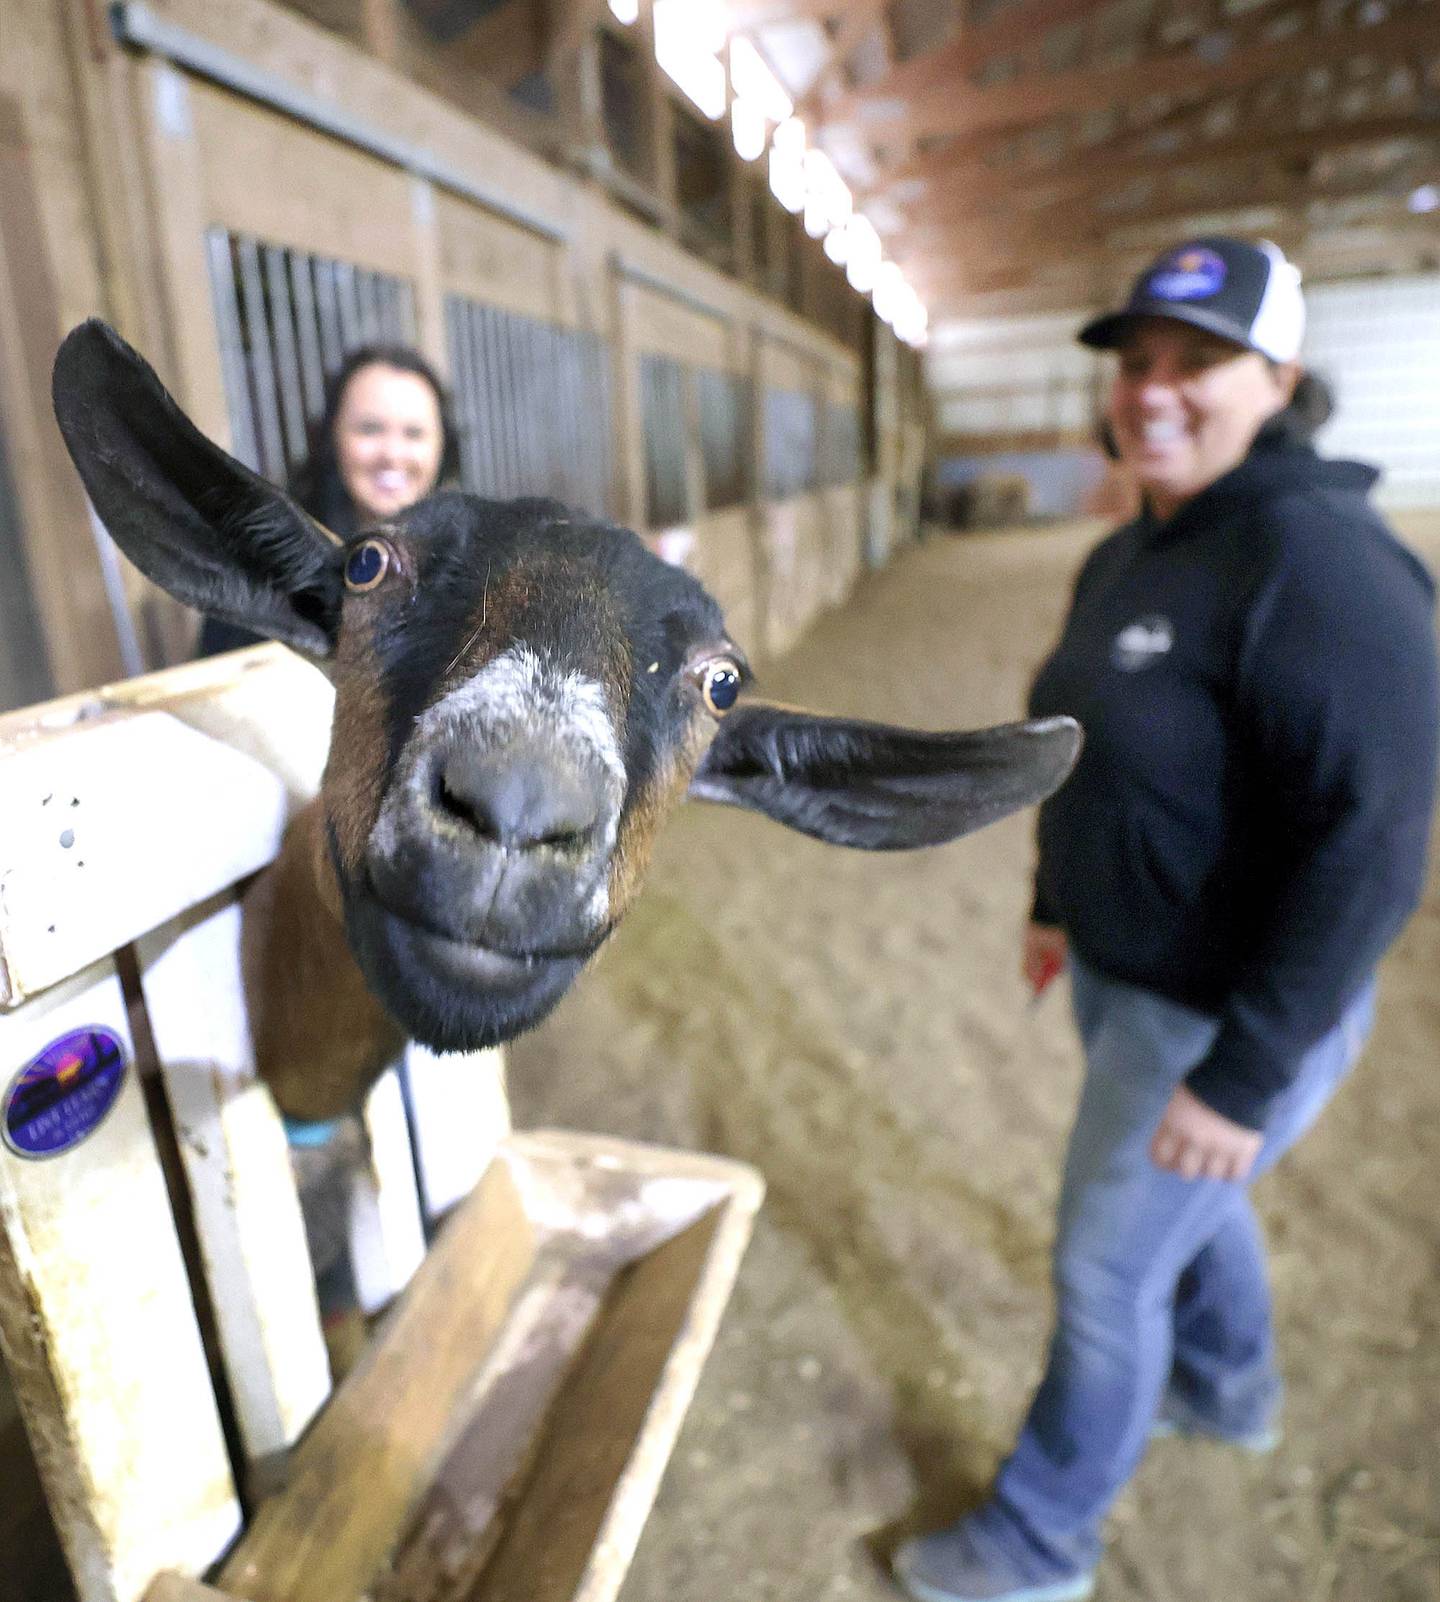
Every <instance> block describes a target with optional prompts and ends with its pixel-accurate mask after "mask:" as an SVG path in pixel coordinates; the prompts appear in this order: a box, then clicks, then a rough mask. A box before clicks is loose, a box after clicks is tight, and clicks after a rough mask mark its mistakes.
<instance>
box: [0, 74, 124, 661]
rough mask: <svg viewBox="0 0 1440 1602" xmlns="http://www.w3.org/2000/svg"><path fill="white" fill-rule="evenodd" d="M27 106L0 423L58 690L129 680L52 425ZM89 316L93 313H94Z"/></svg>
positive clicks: (13, 220) (49, 294)
mask: <svg viewBox="0 0 1440 1602" xmlns="http://www.w3.org/2000/svg"><path fill="white" fill-rule="evenodd" d="M32 153H33V152H32V147H31V144H30V139H29V135H28V131H27V119H26V115H25V110H24V107H23V106H22V104H21V102H20V101H19V99H18V98H15V97H12V96H10V95H8V94H0V416H3V418H4V425H5V433H6V441H7V447H8V449H7V455H8V456H9V459H10V469H11V472H12V474H13V476H14V481H15V488H16V498H17V500H18V502H19V506H20V514H21V521H22V526H23V528H24V531H25V542H26V556H27V562H28V565H29V568H30V572H31V576H32V578H33V580H34V585H35V604H36V606H37V608H38V610H39V613H40V616H41V620H42V627H43V630H44V636H45V643H46V648H47V655H48V656H49V659H50V667H51V672H52V676H53V679H54V681H55V687H56V689H57V690H79V689H83V688H84V687H85V686H87V685H90V684H98V683H103V682H104V681H105V680H107V679H113V678H118V677H120V676H121V675H122V674H123V673H124V661H123V658H122V657H121V654H120V646H119V638H118V636H117V634H116V630H115V624H114V619H113V616H112V613H111V610H110V600H109V597H108V595H107V593H106V589H105V583H104V577H103V574H102V572H101V568H100V561H99V557H98V554H97V551H96V547H95V541H94V536H93V534H92V531H91V527H90V516H89V511H88V509H87V506H86V502H85V495H84V491H83V490H82V489H81V487H80V481H79V479H78V478H77V477H76V475H75V471H74V469H73V468H72V467H71V465H70V459H69V457H68V456H67V455H66V453H65V447H64V445H63V444H62V442H61V439H60V435H59V432H58V430H57V429H56V428H55V425H54V423H53V421H52V420H51V416H50V364H51V362H52V360H53V359H54V355H55V350H56V348H57V346H58V345H59V343H60V336H61V334H62V333H63V331H64V328H63V323H64V317H65V312H64V310H63V309H62V298H61V293H60V290H61V286H60V284H59V283H58V282H57V280H56V279H55V277H54V276H53V274H52V270H51V264H50V262H49V259H48V256H47V253H46V250H45V245H44V241H45V238H46V233H47V230H46V228H45V226H44V217H43V215H42V210H43V205H44V204H45V203H44V202H43V197H42V194H41V191H40V188H39V184H38V178H39V174H38V173H37V172H36V171H35V168H34V165H33V164H32V159H31V158H32ZM89 309H93V308H89Z"/></svg>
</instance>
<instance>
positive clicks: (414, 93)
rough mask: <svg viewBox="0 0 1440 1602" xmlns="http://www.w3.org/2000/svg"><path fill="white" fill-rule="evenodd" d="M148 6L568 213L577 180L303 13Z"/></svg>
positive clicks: (246, 2) (512, 195)
mask: <svg viewBox="0 0 1440 1602" xmlns="http://www.w3.org/2000/svg"><path fill="white" fill-rule="evenodd" d="M149 3H150V9H151V10H152V11H154V12H155V13H156V14H157V15H159V16H161V17H163V18H164V19H165V20H166V21H167V22H170V23H173V24H175V25H176V26H178V27H181V28H184V29H186V30H187V31H188V32H190V33H193V34H195V35H197V36H198V37H200V38H201V39H204V40H207V41H209V42H210V43H212V44H215V45H218V46H219V47H220V48H222V49H224V50H227V51H230V52H232V53H233V54H235V55H237V56H239V57H240V58H242V59H243V60H244V61H246V62H248V63H250V64H251V65H252V66H254V67H255V68H257V69H259V70H260V71H262V72H265V73H272V74H274V75H275V76H276V77H278V78H281V79H283V80H285V81H287V82H288V83H290V84H292V85H293V86H294V87H296V88H298V89H301V90H303V91H304V92H305V93H307V94H311V95H314V96H316V97H317V98H319V99H320V100H323V101H326V102H328V103H330V104H332V105H334V106H337V107H342V108H350V109H351V110H352V111H354V110H355V109H356V108H363V112H364V115H365V117H366V119H367V120H369V121H371V122H373V123H375V124H376V125H377V126H379V127H383V128H385V129H386V130H387V131H388V132H389V133H390V134H392V135H393V136H394V137H395V138H398V139H401V140H404V141H405V142H406V143H409V144H413V145H416V146H419V147H421V148H424V149H427V150H430V151H432V152H433V153H434V154H435V155H436V156H438V157H440V158H441V159H442V160H444V161H446V162H447V163H450V164H452V165H454V166H455V167H457V168H459V169H460V170H461V171H463V172H466V173H468V174H471V175H473V176H474V177H475V178H477V179H479V180H482V181H483V182H484V183H485V184H486V185H487V186H490V187H493V188H494V190H495V191H496V193H497V194H499V195H502V196H504V197H505V198H506V199H508V200H511V201H513V202H514V203H515V204H516V205H519V206H522V207H524V208H525V209H526V210H531V209H533V210H536V211H538V212H540V213H541V214H542V215H549V214H555V213H559V214H561V215H563V214H564V212H565V209H566V203H567V195H568V193H569V189H570V184H569V181H568V180H567V179H566V178H565V177H564V176H562V174H560V173H559V172H558V171H557V170H556V169H555V168H554V167H553V166H551V165H549V163H547V162H546V161H545V160H544V159H543V158H542V157H541V156H539V155H537V154H535V153H534V152H533V151H531V150H528V149H526V148H525V147H524V145H523V144H521V143H518V142H517V141H516V140H515V139H514V138H510V137H506V135H505V134H504V133H502V132H500V131H499V130H498V127H497V125H496V123H495V122H494V121H486V120H482V119H480V118H478V117H477V116H476V115H475V114H474V111H473V109H472V110H469V111H466V110H461V109H460V108H459V106H457V105H455V104H453V103H451V102H449V101H447V100H445V99H443V98H441V96H440V95H438V94H436V93H434V92H433V91H432V90H430V89H426V88H422V87H421V86H420V85H419V84H418V83H415V82H412V81H410V80H409V79H408V78H406V77H404V76H402V75H401V74H400V73H398V72H396V71H394V70H392V69H390V68H387V67H386V66H385V65H384V63H383V62H380V61H377V60H375V59H374V58H373V57H371V56H369V55H367V54H366V53H365V52H364V51H363V50H361V49H358V48H357V47H356V46H354V45H352V44H350V43H348V42H347V41H346V40H344V39H341V38H339V37H337V35H336V34H334V33H333V32H331V31H329V30H327V29H325V28H322V27H319V26H317V25H316V24H314V23H312V22H309V21H307V20H306V19H305V18H303V17H301V16H299V15H298V14H296V13H295V12H293V11H290V10H288V9H285V8H282V7H280V6H277V5H274V4H273V3H271V0H226V4H225V5H223V6H217V5H215V4H214V0H149ZM451 54H453V51H447V52H446V53H445V55H446V56H447V57H448V56H449V55H451ZM411 59H412V60H413V59H414V58H413V55H412V56H411ZM471 76H473V74H471ZM488 88H489V89H490V90H491V93H490V94H489V95H486V96H485V99H486V101H487V105H492V104H493V105H496V106H497V108H498V107H500V106H503V104H504V102H505V101H507V100H508V98H509V97H507V96H506V95H504V94H503V92H501V91H499V90H498V89H497V88H496V86H494V85H489V86H488ZM472 98H473V97H472ZM511 106H512V107H514V103H513V102H511ZM514 113H515V114H514V115H512V116H511V117H510V118H509V119H507V120H508V121H509V122H510V123H511V125H512V127H513V126H514V125H515V124H517V123H520V122H523V123H525V124H526V125H527V126H528V125H531V124H534V123H535V122H541V121H543V119H541V118H539V117H538V116H537V117H525V116H524V115H523V108H521V107H514Z"/></svg>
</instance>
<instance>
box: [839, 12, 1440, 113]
mask: <svg viewBox="0 0 1440 1602" xmlns="http://www.w3.org/2000/svg"><path fill="white" fill-rule="evenodd" d="M1436 29H1437V23H1436V17H1435V15H1434V13H1433V12H1432V10H1431V8H1430V7H1429V6H1424V7H1421V8H1419V9H1418V10H1416V11H1408V12H1404V13H1402V14H1401V15H1399V16H1395V17H1390V18H1388V19H1387V20H1385V21H1383V22H1378V23H1375V24H1373V25H1372V26H1368V27H1345V28H1334V29H1329V30H1326V31H1324V32H1312V33H1308V34H1305V35H1303V36H1301V37H1294V38H1289V39H1284V40H1280V41H1276V42H1271V43H1265V44H1256V45H1252V46H1250V47H1248V48H1242V49H1239V50H1232V51H1231V53H1230V54H1229V55H1228V56H1226V57H1223V58H1222V59H1220V60H1218V61H1211V60H1209V59H1207V58H1206V57H1205V56H1202V55H1201V54H1199V53H1197V52H1196V51H1195V50H1182V51H1176V52H1174V53H1172V54H1170V55H1166V56H1164V57H1162V58H1160V59H1158V60H1150V61H1139V62H1131V63H1126V64H1124V65H1121V66H1109V67H1084V68H1078V69H1075V70H1072V71H1070V72H1063V73H1056V74H1054V75H1052V76H1039V75H1029V76H1026V77H1022V78H1019V79H1016V80H1014V81H1013V82H1010V83H1001V84H994V85H990V86H988V87H974V86H966V85H963V84H962V85H957V84H955V83H954V82H953V81H952V82H951V83H950V84H948V85H947V86H943V87H937V88H935V89H931V90H927V91H926V92H925V93H924V94H922V95H919V96H917V97H916V98H915V99H913V100H909V101H906V100H903V99H901V98H899V97H898V96H893V95H886V94H882V93H881V90H880V88H879V87H878V86H877V87H876V88H871V89H866V90H862V91H860V92H858V93H857V94H855V95H852V96H850V97H849V98H848V100H847V101H845V102H842V104H841V105H840V106H839V107H837V108H836V109H835V111H834V112H832V114H831V115H832V118H834V119H837V120H844V119H846V118H847V117H848V118H851V119H853V120H856V121H858V122H859V124H860V125H861V126H862V127H880V126H898V127H900V128H901V129H903V130H904V131H905V132H907V133H909V134H911V135H912V136H914V137H928V136H931V135H937V134H955V135H959V134H974V133H980V132H983V131H985V130H989V129H998V128H1020V127H1024V126H1026V125H1027V124H1032V123H1037V122H1043V121H1044V120H1046V119H1047V118H1049V117H1055V116H1061V115H1077V114H1080V113H1083V112H1090V111H1101V110H1104V109H1105V108H1106V107H1108V106H1111V105H1114V104H1115V103H1117V102H1119V103H1125V102H1127V101H1134V100H1139V99H1144V98H1147V97H1149V96H1152V95H1167V94H1185V93H1187V92H1194V91H1195V90H1196V89H1197V88H1199V89H1203V90H1204V91H1205V92H1206V93H1207V94H1211V95H1213V94H1217V93H1221V92H1223V91H1225V90H1229V89H1240V88H1244V87H1246V86H1247V85H1249V84H1253V83H1257V82H1259V81H1261V80H1263V79H1266V78H1273V77H1293V76H1295V75H1297V74H1299V73H1303V72H1309V71H1312V70H1314V69H1315V68H1317V67H1324V66H1335V65H1341V64H1344V63H1348V62H1351V61H1354V60H1355V59H1356V58H1357V57H1366V56H1368V57H1372V58H1379V59H1384V60H1401V61H1408V60H1410V59H1412V58H1414V57H1417V56H1418V57H1422V58H1428V57H1429V56H1431V55H1432V54H1433V52H1434V50H1435V40H1436Z"/></svg>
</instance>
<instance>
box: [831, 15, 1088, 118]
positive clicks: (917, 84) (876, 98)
mask: <svg viewBox="0 0 1440 1602" xmlns="http://www.w3.org/2000/svg"><path fill="white" fill-rule="evenodd" d="M1098 9H1103V7H1101V8H1098ZM1096 10H1097V7H1096V5H1095V0H1017V3H1016V4H1014V5H1011V6H1008V7H1006V8H1005V9H1004V10H1003V11H1001V13H1000V14H999V16H997V17H995V18H994V19H993V20H991V21H989V22H982V23H979V24H977V25H976V26H974V27H967V28H965V29H964V30H963V31H962V32H961V33H960V34H959V35H958V36H957V37H956V38H954V39H951V40H949V41H948V42H947V43H945V44H943V45H940V46H939V47H938V48H936V49H934V50H929V51H926V53H925V54H924V55H922V56H914V57H912V58H911V59H910V60H909V61H902V62H901V63H899V65H898V66H896V67H894V68H892V69H891V71H890V72H888V73H887V74H886V75H885V77H883V78H881V79H880V80H879V81H878V82H877V83H873V84H868V85H867V86H866V87H865V88H864V89H863V90H857V91H856V93H855V94H854V95H853V96H852V97H851V99H850V100H848V101H846V102H845V103H843V104H842V105H839V106H837V107H836V108H835V111H834V116H835V118H836V119H837V120H839V121H845V120H847V119H848V118H850V117H852V116H854V115H856V114H857V113H860V111H861V108H863V107H865V106H869V105H875V104H878V103H881V102H885V101H889V100H892V99H899V100H908V99H912V98H916V99H918V98H920V97H922V96H925V95H928V94H934V93H943V94H954V93H955V92H956V90H957V89H959V88H960V87H961V86H962V84H963V80H964V79H966V78H968V77H969V76H970V75H971V73H973V72H976V71H978V70H979V69H980V68H981V67H983V66H984V65H985V64H986V63H987V62H989V61H993V60H994V59H995V58H996V57H998V56H1005V55H1011V54H1015V53H1017V52H1019V51H1022V50H1025V49H1028V48H1029V47H1030V46H1032V45H1035V44H1037V43H1038V42H1039V41H1040V40H1041V39H1043V38H1044V37H1045V35H1046V34H1047V33H1049V32H1050V30H1051V29H1052V28H1059V27H1062V26H1063V25H1064V24H1065V23H1067V22H1076V21H1079V20H1081V19H1083V18H1084V17H1086V16H1090V15H1093V14H1094V12H1095V11H1096Z"/></svg>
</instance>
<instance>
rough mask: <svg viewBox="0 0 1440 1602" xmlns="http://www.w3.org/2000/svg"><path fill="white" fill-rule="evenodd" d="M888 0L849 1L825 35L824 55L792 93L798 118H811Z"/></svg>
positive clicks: (877, 19)
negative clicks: (815, 67)
mask: <svg viewBox="0 0 1440 1602" xmlns="http://www.w3.org/2000/svg"><path fill="white" fill-rule="evenodd" d="M889 4H890V0H852V3H851V4H850V5H849V6H848V7H847V8H846V10H845V13H844V15H843V16H842V17H841V18H840V22H839V26H838V27H837V28H836V29H835V32H834V33H833V34H830V35H828V36H827V38H826V42H825V55H824V59H823V60H822V61H821V63H820V66H819V68H818V69H817V70H816V71H815V73H814V74H813V75H812V76H811V78H810V81H809V83H808V84H806V85H805V87H804V88H803V89H801V90H800V92H799V93H798V94H796V96H795V112H796V115H797V116H799V117H800V118H802V119H806V118H810V117H813V116H814V115H815V114H816V113H817V112H818V111H819V110H820V104H821V100H822V97H823V96H824V94H825V92H826V90H827V89H829V88H831V87H832V86H833V85H834V84H835V83H836V82H837V81H838V79H839V77H840V74H841V72H842V71H843V70H844V67H845V63H846V62H847V61H848V60H849V59H850V55H851V53H852V51H854V50H855V49H856V48H858V46H859V45H860V43H861V41H862V40H863V39H864V38H865V36H866V35H867V34H868V33H869V32H870V31H871V30H872V29H873V28H875V27H876V26H877V25H878V24H879V22H880V19H881V17H882V16H883V15H884V13H885V10H886V8H887V7H888V6H889Z"/></svg>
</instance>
